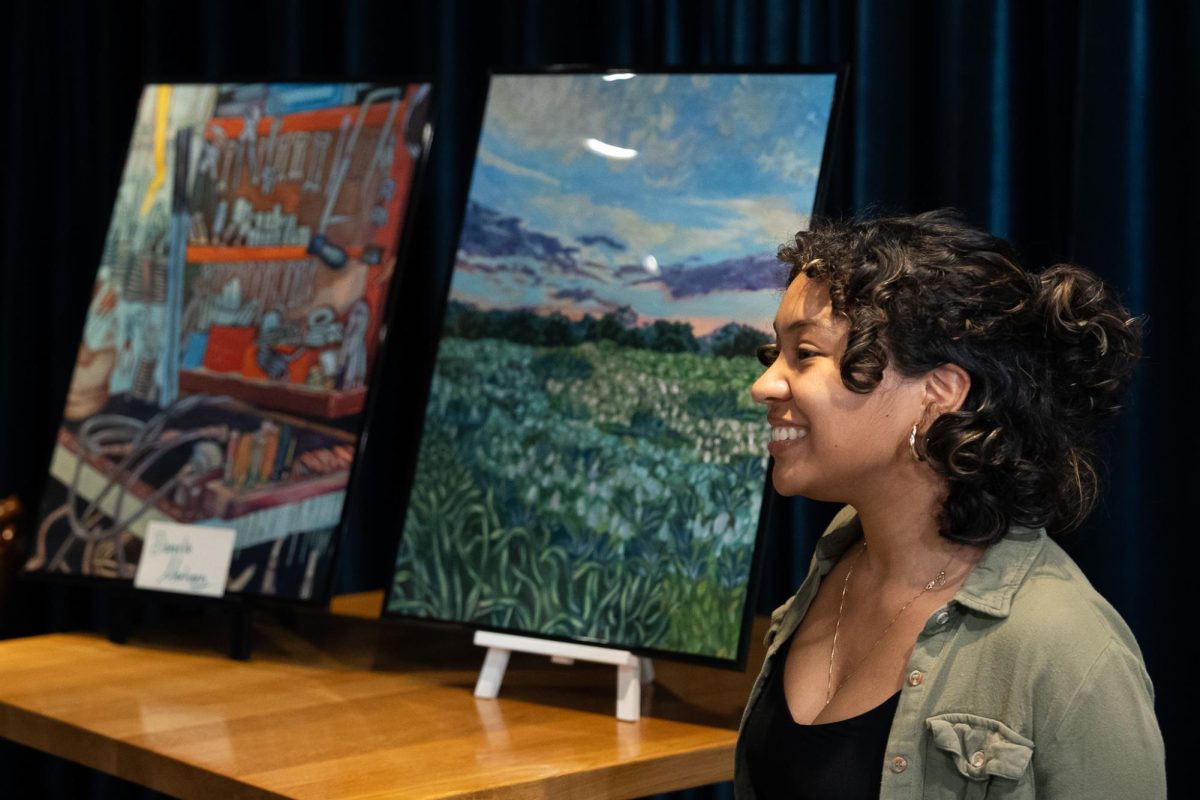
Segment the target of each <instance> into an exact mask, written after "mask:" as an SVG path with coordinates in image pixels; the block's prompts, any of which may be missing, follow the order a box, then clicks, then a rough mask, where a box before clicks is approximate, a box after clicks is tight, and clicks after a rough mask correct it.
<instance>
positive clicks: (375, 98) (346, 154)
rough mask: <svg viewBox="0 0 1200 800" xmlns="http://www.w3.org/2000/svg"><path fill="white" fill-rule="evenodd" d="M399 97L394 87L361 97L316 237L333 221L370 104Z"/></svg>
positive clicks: (328, 189)
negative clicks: (334, 210)
mask: <svg viewBox="0 0 1200 800" xmlns="http://www.w3.org/2000/svg"><path fill="white" fill-rule="evenodd" d="M400 96H402V95H401V90H400V89H398V88H396V87H384V88H381V89H374V90H372V91H370V92H368V93H367V94H366V96H365V97H363V99H362V103H361V104H359V107H358V114H357V115H356V117H355V119H354V129H353V130H352V131H351V133H350V137H349V139H348V140H347V142H346V146H345V148H343V149H342V151H341V153H340V158H336V159H334V164H333V169H332V171H331V172H330V177H329V184H328V185H327V186H326V187H325V208H324V209H323V210H322V211H321V219H320V221H319V222H318V224H317V236H321V237H325V236H327V232H328V230H329V225H330V224H331V223H332V221H333V209H334V207H335V206H336V205H337V203H338V201H339V200H340V199H341V196H342V185H343V183H344V182H345V180H346V175H347V173H349V171H350V161H351V159H352V158H353V157H354V153H355V150H356V149H357V147H358V137H359V134H361V133H362V128H363V123H364V122H366V119H367V114H368V113H369V111H370V108H371V104H372V103H375V102H379V101H381V100H383V99H384V98H388V97H392V98H395V97H400ZM343 263H344V262H343ZM331 266H332V265H331Z"/></svg>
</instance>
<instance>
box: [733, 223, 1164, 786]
mask: <svg viewBox="0 0 1200 800" xmlns="http://www.w3.org/2000/svg"><path fill="white" fill-rule="evenodd" d="M780 259H781V260H782V261H783V262H785V263H786V264H789V265H790V273H789V275H788V285H787V290H786V292H785V293H784V296H783V300H782V302H781V303H780V306H779V311H778V313H777V314H776V318H775V332H776V344H774V345H768V346H766V347H764V348H763V349H762V351H761V352H760V357H761V359H762V361H763V364H764V365H765V366H766V371H765V372H764V373H763V375H762V376H761V377H760V378H759V379H758V380H757V381H756V382H755V384H754V386H753V388H752V393H753V395H754V398H755V400H756V401H758V402H759V403H762V404H764V405H765V406H766V407H767V409H768V418H769V421H770V424H771V430H772V442H771V445H770V451H771V455H772V456H774V459H775V466H774V471H773V473H772V479H773V481H774V484H775V488H776V489H777V490H778V491H779V492H780V493H781V494H784V495H803V496H805V497H809V498H812V499H814V500H825V501H837V502H841V503H846V504H848V505H847V507H846V508H844V509H843V510H842V511H841V513H839V514H838V515H837V517H836V518H835V519H834V520H833V522H832V524H831V525H830V526H829V528H828V529H827V530H826V532H825V534H824V535H823V536H822V538H821V540H820V541H819V543H818V544H817V549H816V555H815V556H814V558H813V562H812V565H811V567H810V569H809V573H808V577H807V578H806V579H805V581H804V584H803V585H802V586H801V587H800V589H799V591H798V592H797V593H796V595H795V596H794V597H793V598H792V599H791V600H789V601H788V603H787V604H785V605H784V606H783V607H782V608H780V609H778V610H777V611H776V612H775V613H774V614H773V615H772V620H771V627H770V629H769V631H768V634H767V644H768V650H767V657H766V660H765V662H764V663H763V666H762V672H761V673H760V675H759V678H758V681H757V682H756V683H755V686H754V689H753V691H752V693H751V695H750V700H749V703H748V704H747V707H746V713H745V716H744V718H743V720H742V730H741V733H740V736H739V740H738V748H737V774H736V778H735V787H736V791H737V796H738V797H739V798H773V797H789V798H837V799H838V800H858V799H859V798H868V797H871V798H873V797H883V798H901V797H903V798H952V797H953V798H958V797H970V798H982V797H984V796H987V797H1004V798H1034V797H1037V798H1053V800H1063V799H1064V798H1089V800H1095V798H1122V799H1123V800H1128V798H1160V797H1163V796H1165V794H1166V788H1165V775H1164V763H1163V759H1164V756H1163V745H1162V738H1161V735H1160V733H1159V730H1158V725H1157V722H1156V720H1155V717H1154V705H1153V689H1152V687H1151V684H1150V679H1149V677H1148V676H1147V674H1146V670H1145V667H1144V664H1143V662H1142V657H1141V653H1140V651H1139V649H1138V646H1137V643H1136V642H1135V641H1134V638H1133V636H1132V634H1131V633H1130V631H1129V629H1128V627H1126V625H1125V623H1124V622H1123V621H1122V620H1121V618H1120V617H1119V616H1118V615H1117V613H1116V611H1114V610H1113V608H1112V607H1111V606H1110V605H1109V604H1108V603H1107V602H1105V600H1104V599H1103V598H1102V597H1100V596H1099V595H1098V594H1097V593H1096V591H1095V590H1094V589H1093V588H1092V587H1091V585H1090V584H1089V583H1088V582H1087V579H1086V578H1084V576H1083V574H1082V573H1081V572H1080V571H1079V569H1078V567H1076V565H1075V564H1074V562H1072V561H1071V559H1070V558H1069V557H1068V556H1067V555H1066V553H1064V552H1063V550H1062V549H1061V548H1060V547H1059V546H1058V545H1057V544H1055V543H1054V542H1053V541H1052V540H1051V539H1049V538H1048V537H1047V532H1049V533H1050V534H1057V533H1060V532H1064V531H1067V530H1069V529H1071V528H1074V527H1076V526H1077V525H1078V524H1079V523H1080V522H1081V521H1082V520H1083V519H1084V517H1085V516H1086V515H1087V513H1088V512H1089V511H1090V510H1091V507H1092V506H1093V504H1094V503H1095V500H1096V492H1097V484H1098V479H1097V472H1096V463H1095V460H1094V456H1093V453H1092V449H1093V447H1094V445H1095V442H1096V438H1097V427H1098V424H1099V423H1100V422H1102V421H1103V420H1104V418H1106V417H1111V416H1112V415H1114V414H1115V413H1116V412H1117V411H1118V410H1119V408H1120V407H1119V405H1118V399H1119V397H1120V395H1121V393H1122V391H1123V389H1124V388H1125V386H1126V385H1127V384H1128V382H1129V379H1130V376H1131V373H1132V370H1133V367H1134V365H1135V363H1136V362H1137V359H1138V357H1139V353H1140V342H1141V320H1140V319H1136V318H1131V317H1130V315H1129V313H1128V311H1126V309H1125V308H1124V307H1122V305H1121V304H1120V302H1119V301H1118V300H1117V299H1115V298H1114V297H1113V296H1112V294H1111V293H1110V292H1109V290H1107V289H1106V288H1105V286H1104V284H1103V283H1102V282H1101V281H1100V279H1099V278H1098V277H1096V276H1095V275H1094V274H1092V273H1090V272H1088V271H1087V270H1084V269H1081V268H1079V267H1074V266H1069V265H1059V266H1055V267H1051V268H1049V269H1047V270H1046V271H1044V272H1042V273H1041V274H1032V273H1029V272H1026V271H1025V270H1024V269H1023V268H1022V267H1020V266H1019V265H1018V264H1017V261H1016V258H1015V256H1014V255H1013V253H1012V250H1011V248H1010V247H1009V246H1008V245H1007V244H1006V243H1005V242H1004V241H1002V240H1000V239H997V238H995V237H992V236H990V235H988V234H986V233H983V232H982V231H979V230H976V229H974V228H971V227H969V226H968V225H966V224H965V223H964V222H963V221H962V220H961V218H960V217H959V216H958V215H956V214H955V213H954V212H950V211H933V212H929V213H926V214H920V215H917V216H912V217H893V218H887V219H875V220H870V221H864V222H856V223H852V224H847V225H825V226H821V227H817V228H815V229H814V230H812V231H809V232H801V233H799V234H797V235H796V238H795V242H794V243H793V244H791V245H788V246H785V247H783V248H782V249H781V250H780Z"/></svg>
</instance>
